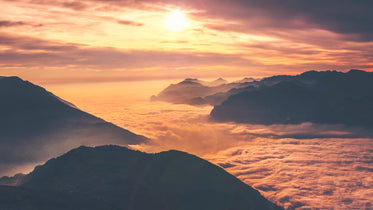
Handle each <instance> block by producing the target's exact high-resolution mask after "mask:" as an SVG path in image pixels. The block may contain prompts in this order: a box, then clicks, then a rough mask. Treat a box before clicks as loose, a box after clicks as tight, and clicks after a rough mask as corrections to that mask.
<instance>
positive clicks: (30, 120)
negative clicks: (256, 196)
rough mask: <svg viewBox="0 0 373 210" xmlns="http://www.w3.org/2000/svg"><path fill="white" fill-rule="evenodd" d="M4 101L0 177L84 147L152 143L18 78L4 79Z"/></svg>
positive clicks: (0, 88) (0, 81) (0, 90)
mask: <svg viewBox="0 0 373 210" xmlns="http://www.w3.org/2000/svg"><path fill="white" fill-rule="evenodd" d="M0 98H1V99H0V116H1V118H0V175H1V174H3V175H4V173H7V171H8V170H10V169H14V168H16V167H17V166H24V165H26V164H28V163H35V162H44V161H46V160H47V159H48V158H50V157H51V156H56V155H60V154H62V152H63V151H66V150H70V149H72V148H75V147H77V146H80V145H83V144H85V145H102V144H120V145H128V144H138V143H141V142H144V141H146V140H147V139H146V138H145V137H143V136H139V135H136V134H134V133H132V132H130V131H128V130H125V129H122V128H120V127H118V126H116V125H114V124H111V123H108V122H106V121H104V120H102V119H100V118H97V117H95V116H93V115H91V114H88V113H86V112H84V111H82V110H79V109H78V108H77V107H75V106H74V105H72V104H71V103H69V102H66V101H64V100H63V99H60V98H58V97H57V96H55V95H53V94H52V93H50V92H48V91H47V90H45V89H44V88H42V87H39V86H37V85H34V84H32V83H30V82H28V81H24V80H22V79H20V78H18V77H0Z"/></svg>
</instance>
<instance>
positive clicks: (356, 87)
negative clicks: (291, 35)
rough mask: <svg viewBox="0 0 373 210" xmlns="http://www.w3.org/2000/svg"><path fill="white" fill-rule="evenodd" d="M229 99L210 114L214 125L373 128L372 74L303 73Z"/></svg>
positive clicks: (271, 80)
mask: <svg viewBox="0 0 373 210" xmlns="http://www.w3.org/2000/svg"><path fill="white" fill-rule="evenodd" d="M260 82H261V83H263V84H264V85H262V86H261V87H260V88H257V89H255V90H252V91H244V92H241V93H238V94H236V95H232V96H230V97H229V98H228V99H227V100H226V101H224V102H223V103H222V104H221V105H217V106H215V107H214V109H213V110H212V112H211V117H212V119H214V120H217V121H235V122H241V123H251V124H298V123H302V122H313V123H322V124H324V123H325V124H346V125H358V126H368V127H371V126H373V110H372V109H371V107H373V73H370V72H364V71H358V70H351V71H349V72H347V73H342V72H336V71H325V72H316V71H310V72H305V73H303V74H301V75H297V76H275V77H270V78H265V79H263V80H261V81H260Z"/></svg>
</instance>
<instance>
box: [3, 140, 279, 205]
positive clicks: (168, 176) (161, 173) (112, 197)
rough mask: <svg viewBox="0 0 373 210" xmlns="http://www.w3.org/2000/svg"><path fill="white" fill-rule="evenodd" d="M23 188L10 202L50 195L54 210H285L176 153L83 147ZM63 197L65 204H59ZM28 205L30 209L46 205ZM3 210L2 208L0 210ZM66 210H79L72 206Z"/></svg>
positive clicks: (47, 166)
mask: <svg viewBox="0 0 373 210" xmlns="http://www.w3.org/2000/svg"><path fill="white" fill-rule="evenodd" d="M18 187H19V188H9V189H8V190H13V191H14V192H12V195H7V196H8V197H10V198H8V199H10V200H16V199H17V196H18V197H19V196H23V195H22V194H24V193H29V192H40V193H45V192H51V193H50V194H47V195H46V198H45V199H46V200H47V201H48V203H47V204H45V205H51V206H50V209H57V208H54V206H53V205H57V204H58V202H60V200H61V199H62V200H63V199H65V198H69V197H72V198H74V199H72V201H71V202H75V201H77V200H78V199H77V198H80V197H84V200H83V203H82V204H80V203H77V204H74V205H75V206H79V205H80V206H84V205H86V204H87V202H86V201H87V200H92V203H93V202H99V203H98V205H101V206H105V205H106V206H108V205H111V207H110V208H109V207H108V208H103V209H122V210H127V209H136V210H148V209H154V210H158V209H159V210H174V209H178V210H190V209H193V210H220V209H221V210H223V209H224V210H225V209H232V210H240V209H242V210H250V209H255V210H256V209H263V210H266V209H282V208H280V207H277V206H276V205H274V204H272V203H271V202H269V201H268V200H266V199H265V198H264V197H262V196H261V195H260V194H259V192H258V191H256V190H254V189H253V188H251V187H250V186H248V185H246V184H244V183H243V182H241V181H240V180H239V179H237V178H236V177H234V176H233V175H231V174H229V173H227V172H226V171H224V170H223V169H222V168H220V167H218V166H215V165H213V164H211V163H209V162H207V161H205V160H203V159H200V158H198V157H196V156H193V155H190V154H187V153H184V152H180V151H175V150H171V151H167V152H161V153H157V154H147V153H143V152H139V151H133V150H130V149H127V148H124V147H119V146H113V145H111V146H100V147H94V148H93V147H79V148H77V149H74V150H72V151H70V152H68V153H66V154H64V155H62V156H60V157H58V158H53V159H51V160H49V161H48V162H46V163H45V164H44V165H42V166H38V167H36V168H35V170H34V171H33V172H31V173H30V174H28V175H26V176H25V177H24V178H23V180H22V183H21V184H20V185H19V186H18ZM17 190H18V191H21V192H19V193H18V192H17ZM2 192H3V191H2V188H0V194H1V193H2ZM40 193H39V194H40ZM58 193H60V194H61V198H58V197H56V198H54V195H57V194H58ZM13 194H14V196H13ZM39 194H36V195H35V196H39V197H36V198H35V196H34V195H28V196H29V197H30V198H29V199H31V200H33V199H36V200H39V198H40V197H43V196H45V195H43V194H40V195H39ZM48 196H49V197H48ZM26 197H27V196H26ZM58 199H60V200H58ZM18 200H19V199H18ZM20 202H21V204H24V203H25V202H26V201H20ZM29 203H31V204H29V205H30V207H31V208H30V209H38V207H39V205H44V204H40V202H29ZM88 203H89V202H88ZM68 204H70V201H67V204H66V205H68ZM14 205H16V204H14ZM4 207H6V204H5V206H4V203H2V202H0V209H3V208H4ZM10 209H12V208H10ZM66 209H79V208H75V207H74V208H73V207H72V205H70V208H66Z"/></svg>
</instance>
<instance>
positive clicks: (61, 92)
mask: <svg viewBox="0 0 373 210" xmlns="http://www.w3.org/2000/svg"><path fill="white" fill-rule="evenodd" d="M176 82H178V80H162V81H161V80H159V81H135V82H107V83H67V84H66V83H63V84H52V83H48V84H42V85H43V86H44V87H45V88H46V89H48V90H50V91H52V92H53V93H55V94H56V95H58V96H60V97H61V98H63V99H65V100H67V101H70V102H72V103H73V104H75V105H76V106H78V107H79V108H80V109H82V110H84V111H87V112H89V113H91V114H94V115H96V116H98V117H101V118H103V119H105V120H106V121H109V122H112V123H114V124H116V125H118V126H121V127H123V128H126V129H129V130H131V131H133V132H135V133H137V134H141V135H145V136H147V137H149V138H151V139H152V140H151V141H150V142H149V143H147V144H143V145H133V146H132V147H133V148H134V149H139V150H142V151H146V152H159V151H163V150H168V149H177V150H183V151H186V152H189V153H192V154H196V155H198V156H200V157H202V158H206V159H208V160H210V161H212V162H214V163H215V164H218V165H220V166H222V167H224V168H225V169H226V170H227V171H228V172H230V173H232V174H234V175H235V176H237V177H238V178H240V179H241V180H242V181H244V182H245V183H247V184H249V185H251V186H253V187H254V188H256V189H258V190H260V192H261V193H262V194H263V195H264V196H266V197H267V198H268V199H270V200H271V201H274V202H276V203H278V204H280V205H282V206H284V207H285V208H289V209H292V208H300V209H302V208H303V209H307V208H324V209H364V208H365V209H370V208H373V200H372V198H373V187H372V186H373V178H372V172H373V168H372V166H371V165H372V163H373V155H372V154H373V153H372V152H373V139H372V138H366V136H365V138H354V139H351V138H347V137H348V136H351V134H354V133H359V132H360V133H368V134H369V133H370V131H368V130H364V129H360V130H359V129H357V128H349V127H341V126H325V125H324V126H322V125H315V124H311V123H303V124H301V125H272V126H259V125H244V124H235V123H215V122H210V121H209V120H208V117H209V113H210V111H211V110H212V107H211V106H201V107H195V106H189V105H175V104H169V103H166V102H151V101H150V96H151V95H156V94H158V93H159V92H160V91H161V90H162V89H164V88H165V87H167V86H168V85H169V84H171V83H176ZM315 134H317V135H318V136H319V137H320V138H314V137H312V135H313V136H316V135H315ZM296 136H304V138H305V139H300V138H299V137H297V138H295V137H296ZM307 136H308V137H307ZM368 136H369V135H368ZM370 136H371V135H370ZM289 137H292V138H289ZM331 137H332V138H331ZM336 207H338V208H336Z"/></svg>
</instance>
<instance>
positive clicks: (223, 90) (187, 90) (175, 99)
mask: <svg viewBox="0 0 373 210" xmlns="http://www.w3.org/2000/svg"><path fill="white" fill-rule="evenodd" d="M248 81H250V82H253V81H254V80H253V79H250V78H246V79H244V80H242V81H238V82H234V83H228V82H227V81H226V80H224V79H222V78H219V79H217V80H215V81H212V82H205V81H202V80H198V79H185V80H184V81H182V82H180V83H178V84H171V85H170V86H168V87H167V88H166V89H164V90H163V91H162V92H160V93H159V94H158V95H157V96H152V97H151V100H152V101H167V102H170V103H175V104H190V105H206V104H210V105H216V104H220V103H221V102H222V101H224V100H225V99H226V98H228V97H229V95H230V94H229V93H227V92H228V91H234V90H235V89H240V88H244V87H246V86H247V83H248Z"/></svg>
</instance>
